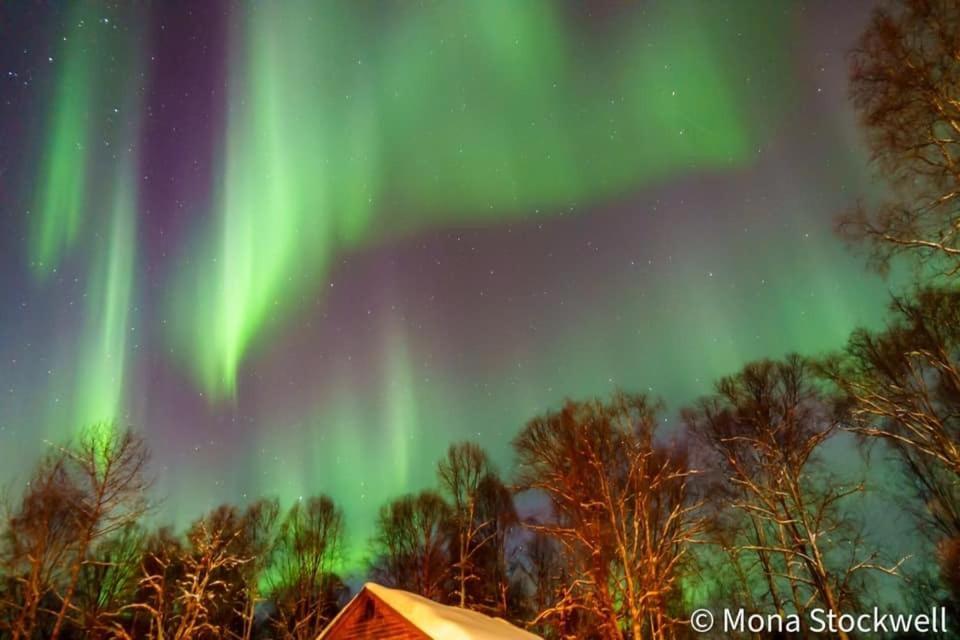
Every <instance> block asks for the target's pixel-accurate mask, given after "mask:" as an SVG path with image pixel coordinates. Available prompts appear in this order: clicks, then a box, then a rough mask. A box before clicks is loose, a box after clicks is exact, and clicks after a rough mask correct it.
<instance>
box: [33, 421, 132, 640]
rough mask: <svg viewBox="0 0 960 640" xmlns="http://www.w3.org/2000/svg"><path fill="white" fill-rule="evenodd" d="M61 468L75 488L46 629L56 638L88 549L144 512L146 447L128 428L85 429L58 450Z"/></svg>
mask: <svg viewBox="0 0 960 640" xmlns="http://www.w3.org/2000/svg"><path fill="white" fill-rule="evenodd" d="M63 453H64V456H65V462H66V465H65V468H66V469H67V470H68V471H69V473H70V475H71V482H72V483H73V485H74V486H75V487H76V488H77V489H78V490H79V493H77V494H75V495H74V498H73V500H74V502H73V505H72V506H73V510H74V517H75V523H74V526H75V528H76V539H75V540H74V544H73V545H72V548H71V549H70V572H69V576H68V578H67V580H66V585H65V586H64V590H63V592H62V594H58V595H60V600H61V602H60V606H59V609H58V611H57V614H56V618H55V620H54V624H53V630H52V631H51V632H50V639H51V640H56V639H57V638H58V637H59V636H60V633H61V631H62V629H63V626H64V624H65V623H66V622H67V619H68V616H69V615H70V614H71V613H77V610H76V607H74V606H73V596H74V594H75V592H76V589H77V584H78V582H79V581H80V577H81V573H82V571H83V568H84V566H85V565H86V564H87V563H88V562H90V560H91V558H90V555H91V551H92V550H93V548H94V547H95V546H96V545H97V544H98V543H99V542H101V541H105V540H107V539H109V538H110V536H112V535H113V534H114V533H116V532H118V531H120V530H122V529H124V528H126V527H129V526H131V525H134V524H136V523H137V522H138V521H139V520H140V518H141V517H142V516H143V514H144V513H145V512H146V510H147V498H146V490H147V487H148V486H149V485H148V482H147V480H146V479H145V477H144V467H145V466H146V463H147V458H148V451H147V447H146V444H145V443H144V441H143V439H142V438H141V437H140V436H138V435H135V434H133V433H132V432H129V431H125V432H119V433H118V432H115V431H114V430H113V428H112V426H111V425H97V426H95V427H93V428H91V429H89V430H88V431H86V432H85V433H84V434H83V435H82V436H81V438H80V440H79V442H78V443H77V444H76V445H75V446H71V447H66V448H64V449H63Z"/></svg>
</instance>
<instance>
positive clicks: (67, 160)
mask: <svg viewBox="0 0 960 640" xmlns="http://www.w3.org/2000/svg"><path fill="white" fill-rule="evenodd" d="M79 7H80V5H78V8H77V9H76V10H75V11H74V12H73V13H74V15H73V19H72V20H71V25H73V26H72V27H71V29H70V30H69V31H68V35H67V36H65V38H64V42H63V46H62V47H61V48H60V53H59V55H58V58H59V66H60V71H59V73H58V82H57V87H56V91H55V95H54V97H53V101H52V108H51V111H50V114H49V124H48V127H47V144H46V146H45V149H44V152H43V159H42V167H41V170H40V179H39V180H38V182H37V192H36V194H35V204H34V210H33V215H32V218H31V222H32V224H31V227H30V261H31V267H32V268H33V270H34V272H35V273H36V274H37V275H38V276H40V277H43V276H44V275H46V274H47V273H49V272H51V271H53V270H54V269H56V267H57V265H58V264H59V263H60V260H61V258H62V257H63V253H64V252H65V251H66V250H68V249H69V248H70V247H71V246H72V245H73V243H74V241H75V240H76V237H77V233H78V231H79V229H80V224H81V220H82V217H83V207H84V198H85V194H86V177H87V162H88V159H89V158H88V155H89V154H88V150H87V147H88V143H89V140H90V136H91V130H90V119H89V115H90V109H91V104H92V98H93V92H92V87H91V83H92V81H93V73H92V65H93V61H92V60H91V56H90V51H89V47H88V46H86V45H85V44H84V38H85V37H86V31H85V30H86V29H87V28H86V27H84V24H85V21H84V18H83V15H82V14H83V12H82V10H81V9H80V8H79Z"/></svg>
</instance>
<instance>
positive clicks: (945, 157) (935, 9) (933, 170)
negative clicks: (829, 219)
mask: <svg viewBox="0 0 960 640" xmlns="http://www.w3.org/2000/svg"><path fill="white" fill-rule="evenodd" d="M958 50H960V5H958V4H957V3H956V2H953V1H952V0H905V1H904V2H901V3H897V4H895V5H894V4H887V5H884V6H882V7H880V8H878V9H877V10H876V11H875V13H874V15H873V20H872V21H871V23H870V26H869V27H868V28H867V30H866V32H865V33H864V34H863V36H862V37H861V39H860V42H859V45H858V46H857V48H856V49H855V51H854V52H853V54H852V68H851V92H852V96H853V101H854V105H855V106H856V108H857V111H858V113H859V115H860V118H861V120H862V122H863V124H864V126H865V128H866V131H867V135H868V141H869V144H870V147H871V149H872V152H873V157H874V159H875V161H876V162H877V163H878V165H879V167H880V169H881V170H882V171H883V174H884V176H885V177H886V178H888V179H889V182H890V184H891V186H892V187H893V196H892V197H891V198H890V199H889V200H888V201H887V202H886V203H885V204H883V205H882V206H880V207H879V208H877V209H876V210H872V211H868V210H866V209H864V208H860V209H858V210H857V211H856V212H854V213H853V214H852V215H849V216H846V217H845V218H843V219H842V220H841V221H840V226H841V229H842V230H843V231H844V232H846V233H847V234H848V235H849V236H850V237H851V238H852V239H856V240H866V241H867V243H868V245H869V247H870V249H871V250H872V258H873V259H874V263H875V264H876V265H877V266H879V267H881V268H886V267H887V266H888V265H889V263H890V260H891V258H893V257H894V256H896V255H902V254H909V255H911V256H913V257H914V258H916V259H917V260H918V261H919V263H920V264H923V265H926V266H927V267H928V270H929V271H930V272H931V273H933V274H950V275H953V274H956V273H958V271H960V235H958V233H960V209H958V195H960V93H958V92H957V87H958V86H960V59H958V57H957V51H958Z"/></svg>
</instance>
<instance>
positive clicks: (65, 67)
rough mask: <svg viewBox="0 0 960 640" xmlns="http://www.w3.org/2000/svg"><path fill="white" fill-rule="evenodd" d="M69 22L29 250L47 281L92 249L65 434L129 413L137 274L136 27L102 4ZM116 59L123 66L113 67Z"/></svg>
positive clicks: (82, 7) (58, 426) (58, 433)
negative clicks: (104, 15)
mask: <svg viewBox="0 0 960 640" xmlns="http://www.w3.org/2000/svg"><path fill="white" fill-rule="evenodd" d="M68 24H69V29H68V31H67V34H66V35H65V36H64V37H63V40H62V47H61V49H62V52H61V54H60V66H59V70H58V74H57V77H58V82H57V86H56V88H55V91H54V95H53V99H52V105H53V108H52V110H51V113H50V118H49V124H48V127H47V131H48V139H47V144H46V146H45V149H44V153H43V160H42V163H43V166H42V168H41V173H40V175H41V179H40V181H39V183H38V185H39V190H38V194H37V199H36V209H35V211H34V213H33V215H32V217H31V221H32V225H31V228H30V232H31V235H30V254H29V255H30V259H31V266H32V267H33V270H34V273H35V274H36V276H37V277H38V279H39V280H40V281H41V283H44V282H45V281H46V280H48V279H49V277H50V275H51V274H53V273H55V272H57V270H58V268H59V265H60V264H61V263H63V262H64V261H65V260H66V259H67V258H68V257H69V255H70V253H71V249H73V248H74V245H75V244H76V245H81V246H83V248H84V250H87V251H90V255H92V256H93V258H92V259H91V260H90V261H89V265H88V266H87V267H86V268H87V274H86V282H85V287H84V291H85V295H84V313H83V315H82V332H81V334H80V338H79V341H78V345H77V347H76V349H77V352H76V353H72V354H71V355H70V359H71V360H72V361H74V362H77V363H81V364H80V366H77V367H75V368H74V370H73V372H72V378H73V380H72V388H73V391H72V394H71V395H70V396H69V401H68V402H65V403H62V404H60V406H57V407H54V410H53V411H51V415H50V416H49V423H50V425H51V426H50V427H48V429H49V430H50V433H49V435H50V436H51V437H56V438H59V437H62V435H63V434H64V433H69V432H70V431H71V430H76V429H85V428H94V429H96V430H101V429H107V428H111V427H112V425H115V424H116V423H117V422H118V421H119V420H120V418H121V416H122V415H124V409H125V405H126V392H127V388H126V383H127V380H126V369H127V364H128V359H129V345H128V337H129V334H130V327H131V324H132V314H133V311H132V310H133V308H134V307H135V299H134V289H135V286H134V285H135V281H136V272H137V261H136V254H137V251H136V250H137V233H136V229H137V211H138V189H137V186H138V181H137V179H136V170H137V166H138V164H139V158H138V153H137V148H138V147H137V143H138V139H139V135H140V131H139V121H140V102H139V92H138V91H137V90H136V89H135V88H134V83H133V79H134V78H135V77H136V72H137V71H138V66H137V64H136V63H135V61H136V59H137V54H136V52H137V48H135V46H134V44H135V42H136V34H134V33H131V32H127V31H121V30H117V29H115V28H112V27H111V26H110V24H109V22H106V23H105V22H102V21H101V19H100V17H99V15H98V13H97V11H95V7H94V6H93V5H86V4H78V5H77V6H76V7H75V8H74V9H73V10H72V12H71V14H70V18H69V20H68ZM107 64H109V65H113V66H114V67H115V68H116V67H119V68H122V69H123V72H122V73H115V74H110V75H108V74H107V73H106V71H107V70H106V69H105V68H104V65H107ZM115 78H123V79H124V80H122V81H119V82H118V81H117V80H116V79H115ZM98 112H99V113H109V114H111V115H110V117H109V118H108V123H109V124H108V126H107V127H105V128H103V130H98V131H96V132H93V131H92V130H91V122H92V121H93V119H94V117H95V114H97V113H98ZM95 136H96V137H97V139H96V140H95V139H94V137H95ZM63 425H71V426H70V427H69V428H64V427H63Z"/></svg>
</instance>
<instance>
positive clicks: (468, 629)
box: [317, 582, 539, 640]
mask: <svg viewBox="0 0 960 640" xmlns="http://www.w3.org/2000/svg"><path fill="white" fill-rule="evenodd" d="M538 638H539V636H535V635H533V634H532V633H528V632H527V631H524V630H522V629H518V628H517V627H515V626H513V625H512V624H510V623H509V622H507V621H506V620H502V619H500V618H491V617H489V616H485V615H483V614H482V613H478V612H476V611H470V610H468V609H460V608H459V607H449V606H447V605H442V604H438V603H436V602H433V601H432V600H428V599H427V598H424V597H421V596H418V595H414V594H412V593H409V592H407V591H401V590H399V589H388V588H386V587H381V586H380V585H378V584H374V583H372V582H368V583H367V584H365V585H364V586H363V589H361V590H360V593H358V594H357V595H356V597H354V598H353V600H351V601H350V602H349V603H348V604H347V606H346V607H344V608H343V611H341V612H340V613H339V614H338V615H337V617H336V618H334V619H333V621H331V622H330V624H329V626H327V628H326V629H324V631H323V633H321V634H320V636H319V637H318V638H317V640H373V639H377V640H537V639H538Z"/></svg>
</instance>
